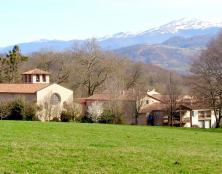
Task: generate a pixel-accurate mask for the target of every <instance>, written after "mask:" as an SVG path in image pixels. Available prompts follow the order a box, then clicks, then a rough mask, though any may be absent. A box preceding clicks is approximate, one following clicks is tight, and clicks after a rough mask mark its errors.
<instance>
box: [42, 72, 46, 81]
mask: <svg viewBox="0 0 222 174" xmlns="http://www.w3.org/2000/svg"><path fill="white" fill-rule="evenodd" d="M42 80H43V82H46V76H45V74H43V75H42Z"/></svg>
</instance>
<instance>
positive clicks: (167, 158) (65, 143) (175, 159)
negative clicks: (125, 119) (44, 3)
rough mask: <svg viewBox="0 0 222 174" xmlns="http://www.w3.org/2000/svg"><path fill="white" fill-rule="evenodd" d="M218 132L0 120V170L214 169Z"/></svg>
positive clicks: (217, 170)
mask: <svg viewBox="0 0 222 174" xmlns="http://www.w3.org/2000/svg"><path fill="white" fill-rule="evenodd" d="M221 133H222V130H221V129H209V130H204V129H202V130H201V129H184V128H169V127H148V126H129V125H103V124H80V123H58V122H27V121H26V122H19V121H0V146H1V149H0V160H1V163H0V173H220V172H221V171H222V166H221V165H220V162H221V160H222V157H221V155H220V154H221V153H222V149H221V143H222V140H221Z"/></svg>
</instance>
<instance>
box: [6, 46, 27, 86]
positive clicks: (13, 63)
mask: <svg viewBox="0 0 222 174" xmlns="http://www.w3.org/2000/svg"><path fill="white" fill-rule="evenodd" d="M23 61H28V57H27V56H22V55H21V53H20V50H19V46H17V45H15V46H14V48H13V50H9V54H7V55H6V58H5V59H3V60H2V71H3V73H4V75H3V77H4V81H5V82H8V83H16V82H19V80H20V78H19V74H18V69H19V65H20V64H21V62H23Z"/></svg>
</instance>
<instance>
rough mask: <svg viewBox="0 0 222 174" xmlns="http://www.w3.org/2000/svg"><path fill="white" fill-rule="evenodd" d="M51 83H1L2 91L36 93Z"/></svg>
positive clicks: (0, 89)
mask: <svg viewBox="0 0 222 174" xmlns="http://www.w3.org/2000/svg"><path fill="white" fill-rule="evenodd" d="M49 85H50V84H29V83H27V84H25V83H17V84H16V83H0V93H19V94H20V93H24V94H27V93H35V92H36V91H38V90H40V89H42V88H45V87H47V86H49Z"/></svg>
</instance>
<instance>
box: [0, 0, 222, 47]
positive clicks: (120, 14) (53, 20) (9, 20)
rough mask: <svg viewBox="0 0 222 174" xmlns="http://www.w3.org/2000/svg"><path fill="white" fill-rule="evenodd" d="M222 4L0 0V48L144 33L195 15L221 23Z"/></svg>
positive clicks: (202, 0) (204, 0)
mask: <svg viewBox="0 0 222 174" xmlns="http://www.w3.org/2000/svg"><path fill="white" fill-rule="evenodd" d="M221 7H222V1H221V0H1V1H0V19H1V27H0V47H5V46H9V45H15V44H18V43H23V42H31V41H35V40H39V39H49V40H52V39H59V40H72V39H87V38H90V37H103V36H104V35H106V34H115V33H118V32H125V31H145V30H148V29H151V28H153V27H157V26H160V25H163V24H166V23H168V22H171V21H173V20H177V19H181V18H184V17H194V18H197V19H202V20H207V21H210V22H215V23H219V22H222V18H221V16H222V10H221Z"/></svg>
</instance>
